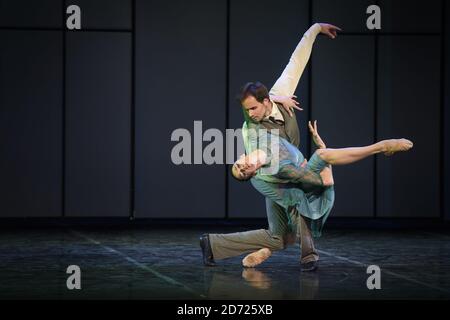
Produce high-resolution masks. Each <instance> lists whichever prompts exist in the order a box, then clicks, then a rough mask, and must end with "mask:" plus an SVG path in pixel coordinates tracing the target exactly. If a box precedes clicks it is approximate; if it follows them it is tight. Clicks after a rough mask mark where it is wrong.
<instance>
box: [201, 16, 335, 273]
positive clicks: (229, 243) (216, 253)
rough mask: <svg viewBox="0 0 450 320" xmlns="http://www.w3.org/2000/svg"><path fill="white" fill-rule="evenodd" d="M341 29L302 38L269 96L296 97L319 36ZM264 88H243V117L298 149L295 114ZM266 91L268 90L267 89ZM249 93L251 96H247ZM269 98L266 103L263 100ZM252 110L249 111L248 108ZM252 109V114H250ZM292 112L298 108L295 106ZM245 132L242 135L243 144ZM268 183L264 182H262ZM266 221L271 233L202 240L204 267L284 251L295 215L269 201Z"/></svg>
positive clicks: (308, 260)
mask: <svg viewBox="0 0 450 320" xmlns="http://www.w3.org/2000/svg"><path fill="white" fill-rule="evenodd" d="M337 30H340V29H339V28H338V27H335V26H333V25H330V24H324V23H316V24H314V25H313V26H311V28H309V30H308V31H307V32H306V33H305V34H304V35H303V37H302V39H301V41H300V43H299V44H298V45H297V47H296V49H295V50H294V52H293V54H292V56H291V59H290V60H289V63H288V65H287V66H286V68H285V69H284V71H283V73H282V74H281V76H280V78H279V79H278V80H277V81H276V83H275V85H274V86H273V87H272V89H271V91H270V94H271V95H277V96H287V97H290V96H292V95H293V94H294V92H295V89H296V87H297V85H298V82H299V80H300V77H301V75H302V73H303V71H304V69H305V67H306V64H307V62H308V60H309V57H310V55H311V51H312V46H313V44H314V41H315V39H316V37H317V35H318V34H319V33H323V34H325V35H328V36H329V37H330V38H332V39H335V38H336V36H337V34H336V32H337ZM261 88H262V87H261V86H260V85H259V84H258V83H256V84H248V85H246V86H245V87H244V90H243V93H245V94H246V95H245V96H244V95H241V97H243V99H240V100H241V104H242V106H243V107H244V115H246V117H248V116H250V117H251V118H252V120H253V121H256V122H261V124H262V125H263V126H264V127H266V128H268V129H272V128H277V129H280V132H281V135H282V136H283V137H284V138H286V139H287V140H288V141H289V142H291V143H292V144H293V145H295V146H296V147H298V146H299V144H300V134H299V129H298V124H297V119H296V118H295V114H293V113H292V112H291V111H292V110H290V111H289V112H287V111H285V110H284V108H282V107H281V106H279V105H277V104H275V103H274V102H273V101H272V100H270V97H269V96H268V95H267V97H266V96H265V97H264V98H262V99H261V96H260V95H259V91H260V89H261ZM266 91H267V89H266ZM247 93H250V94H247ZM265 98H267V101H264V103H263V100H264V99H265ZM247 106H249V108H247ZM250 108H251V110H250ZM293 108H296V107H295V106H293ZM244 132H245V130H244V131H243V138H244V140H245V139H247V138H246V137H245V133H244ZM263 183H265V182H263ZM266 209H267V218H268V222H269V230H264V229H260V230H253V231H247V232H239V233H232V234H209V235H207V234H206V235H203V236H202V237H201V238H200V246H201V248H202V253H203V263H204V264H205V265H207V266H213V265H215V261H214V259H224V258H228V257H232V256H237V255H240V254H242V253H247V252H251V251H255V250H259V249H261V248H269V249H270V250H281V249H284V248H285V247H286V245H287V244H288V243H290V242H291V241H290V238H291V235H292V233H293V231H294V232H296V230H297V226H293V225H292V224H291V223H290V222H291V221H293V219H291V215H292V214H293V213H292V212H287V211H286V210H285V209H284V208H283V207H282V206H280V205H279V204H277V203H276V202H274V201H272V200H271V199H269V198H267V197H266ZM299 220H300V222H299V223H301V228H300V230H301V232H300V237H301V261H300V262H301V267H302V271H312V270H315V269H316V267H317V263H316V262H317V261H318V260H319V256H318V253H317V252H316V250H315V248H314V243H313V241H312V237H311V234H310V231H309V230H308V227H307V225H306V223H305V222H304V220H303V218H302V217H300V219H299Z"/></svg>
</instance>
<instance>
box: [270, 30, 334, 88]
mask: <svg viewBox="0 0 450 320" xmlns="http://www.w3.org/2000/svg"><path fill="white" fill-rule="evenodd" d="M336 30H341V29H339V28H338V27H336V26H333V25H330V24H325V23H315V24H313V25H312V26H311V27H310V28H309V29H308V31H306V32H305V34H304V35H303V37H302V39H301V40H300V42H299V44H298V45H297V47H296V48H295V50H294V52H293V53H292V56H291V58H290V59H289V63H288V64H287V66H286V68H285V69H284V71H283V73H282V74H281V76H280V77H279V78H278V80H277V81H276V82H275V84H274V86H273V87H272V89H270V95H274V96H291V95H293V94H294V92H295V89H296V88H297V85H298V82H299V81H300V77H301V76H302V74H303V71H304V70H305V67H306V65H307V63H308V61H309V57H310V56H311V51H312V47H313V44H314V41H315V40H316V37H317V35H318V34H319V33H321V32H323V33H324V34H326V35H328V36H329V37H330V38H332V39H334V38H336Z"/></svg>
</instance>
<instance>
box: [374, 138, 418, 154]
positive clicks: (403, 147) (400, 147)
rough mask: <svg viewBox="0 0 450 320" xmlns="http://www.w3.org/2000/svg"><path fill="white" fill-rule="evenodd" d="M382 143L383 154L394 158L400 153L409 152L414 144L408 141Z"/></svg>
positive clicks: (392, 140) (385, 141)
mask: <svg viewBox="0 0 450 320" xmlns="http://www.w3.org/2000/svg"><path fill="white" fill-rule="evenodd" d="M382 142H383V152H384V154H385V155H386V156H392V155H393V154H394V153H396V152H399V151H408V150H409V149H411V148H412V147H413V143H412V142H411V141H410V140H408V139H390V140H384V141H382Z"/></svg>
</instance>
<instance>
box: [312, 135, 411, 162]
mask: <svg viewBox="0 0 450 320" xmlns="http://www.w3.org/2000/svg"><path fill="white" fill-rule="evenodd" d="M412 147H413V143H412V142H411V141H409V140H407V139H391V140H383V141H380V142H377V143H375V144H372V145H370V146H365V147H352V148H342V149H318V150H316V153H317V155H318V156H319V157H320V158H321V159H322V160H324V161H325V162H327V163H329V164H332V165H345V164H350V163H353V162H356V161H359V160H362V159H364V158H367V157H369V156H372V155H374V154H377V153H384V154H385V155H387V156H390V155H393V154H394V153H396V152H400V151H408V150H409V149H411V148H412Z"/></svg>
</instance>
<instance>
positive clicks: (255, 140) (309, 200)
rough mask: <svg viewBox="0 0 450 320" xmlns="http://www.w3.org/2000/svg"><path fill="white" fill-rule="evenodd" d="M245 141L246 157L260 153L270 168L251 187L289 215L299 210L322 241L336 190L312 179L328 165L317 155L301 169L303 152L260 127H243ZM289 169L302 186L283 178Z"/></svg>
mask: <svg viewBox="0 0 450 320" xmlns="http://www.w3.org/2000/svg"><path fill="white" fill-rule="evenodd" d="M243 137H244V146H245V150H246V152H247V154H248V153H250V152H252V151H253V150H255V149H261V150H263V151H265V152H266V154H267V161H266V163H267V164H266V165H265V166H263V167H262V168H261V169H259V170H258V172H257V174H256V176H255V177H253V178H252V179H251V183H252V185H253V186H254V187H255V188H256V190H258V191H259V192H260V193H262V194H263V195H264V196H266V197H268V198H269V199H271V200H272V201H275V202H276V203H278V204H279V205H280V206H282V207H283V208H285V209H286V210H287V211H288V212H290V211H291V210H296V211H297V212H299V213H300V214H301V215H302V216H304V217H306V218H309V219H310V221H309V222H310V227H311V233H312V235H313V236H314V237H320V236H321V234H322V229H323V226H324V224H325V221H326V220H327V218H328V216H329V214H330V212H331V209H332V207H333V204H334V198H335V195H334V187H333V186H330V187H323V186H317V183H316V181H314V179H313V177H314V176H315V177H317V176H318V174H319V173H320V172H321V171H322V170H323V168H324V167H325V166H327V163H326V162H325V161H323V160H322V159H320V157H319V156H318V155H317V154H316V153H314V154H313V156H312V157H311V159H310V160H309V161H308V163H307V165H306V166H305V167H303V168H302V167H301V164H302V163H303V161H304V160H305V157H304V156H303V154H302V153H301V152H300V150H299V149H298V148H296V147H295V146H294V145H293V144H291V143H289V142H288V141H287V140H286V139H284V138H282V137H280V136H278V135H277V132H276V131H269V130H266V129H265V128H263V127H262V126H260V125H258V124H254V123H251V122H247V123H246V124H244V126H243ZM287 166H289V167H290V168H291V169H292V171H294V173H295V176H296V177H297V178H298V177H300V180H301V181H300V182H299V180H298V179H297V180H295V181H296V183H292V182H290V181H289V180H290V178H289V177H288V176H286V175H285V174H283V171H284V170H283V169H284V168H286V167H287ZM291 181H292V180H291ZM314 183H316V185H314Z"/></svg>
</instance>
